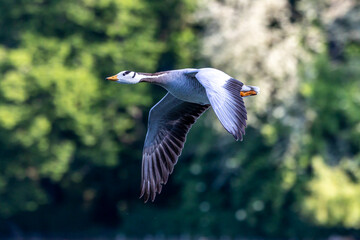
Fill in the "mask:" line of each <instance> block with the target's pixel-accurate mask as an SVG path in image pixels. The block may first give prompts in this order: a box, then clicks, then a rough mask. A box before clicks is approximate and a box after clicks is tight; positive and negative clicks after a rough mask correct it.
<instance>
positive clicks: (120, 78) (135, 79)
mask: <svg viewBox="0 0 360 240" xmlns="http://www.w3.org/2000/svg"><path fill="white" fill-rule="evenodd" d="M142 78H143V77H142V76H140V75H139V74H138V73H136V72H133V71H122V72H119V73H118V74H116V75H114V76H111V77H107V78H106V80H110V81H115V82H118V83H122V84H135V83H139V82H140V80H141V79H142Z"/></svg>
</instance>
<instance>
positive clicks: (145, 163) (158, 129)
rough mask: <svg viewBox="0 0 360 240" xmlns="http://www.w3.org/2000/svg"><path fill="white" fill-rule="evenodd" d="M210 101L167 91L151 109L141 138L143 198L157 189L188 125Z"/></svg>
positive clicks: (183, 141) (146, 199) (171, 165)
mask: <svg viewBox="0 0 360 240" xmlns="http://www.w3.org/2000/svg"><path fill="white" fill-rule="evenodd" d="M209 106H210V105H200V104H196V103H190V102H184V101H181V100H179V99H177V98H175V97H174V96H173V95H171V94H170V93H168V94H166V95H165V97H164V98H163V99H161V100H160V101H159V102H158V103H157V104H156V105H155V106H154V107H153V108H152V109H151V110H150V114H149V120H148V122H149V123H148V131H147V134H146V138H145V144H144V150H143V158H142V172H141V195H140V198H141V197H143V196H144V200H145V202H147V201H148V199H149V198H150V197H151V200H152V201H154V199H155V196H156V193H160V192H161V188H162V184H166V182H167V180H168V177H169V175H170V174H171V173H172V171H173V169H174V165H175V164H176V162H177V160H178V157H179V156H180V154H181V151H182V149H183V147H184V143H185V140H186V135H187V133H188V132H189V130H190V128H191V126H192V124H193V123H195V121H196V120H197V118H198V117H200V115H201V114H202V113H203V112H205V111H206V110H207V109H208V108H209Z"/></svg>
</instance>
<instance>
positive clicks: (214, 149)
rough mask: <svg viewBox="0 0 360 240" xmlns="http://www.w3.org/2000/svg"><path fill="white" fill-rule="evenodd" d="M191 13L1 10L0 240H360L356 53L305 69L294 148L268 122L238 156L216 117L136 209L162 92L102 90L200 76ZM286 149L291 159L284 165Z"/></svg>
mask: <svg viewBox="0 0 360 240" xmlns="http://www.w3.org/2000/svg"><path fill="white" fill-rule="evenodd" d="M195 8H196V5H195V3H194V2H193V1H189V0H174V1H160V0H154V1H145V0H101V1H94V0H82V1H70V0H63V1H56V0H36V1H31V2H29V1H25V0H17V1H11V0H2V1H0V29H1V31H0V43H1V44H0V73H1V79H0V233H1V234H4V235H11V234H13V230H11V229H12V226H14V225H15V226H16V227H17V228H19V229H22V230H23V231H24V232H25V233H33V232H42V233H44V234H51V233H60V235H61V234H64V233H71V232H72V233H74V232H75V233H81V232H82V233H85V234H97V233H101V232H103V231H105V230H106V231H110V232H111V233H114V234H115V233H119V232H120V233H124V234H125V235H131V236H144V235H146V234H166V235H172V236H173V235H182V234H192V235H199V234H204V235H209V236H222V235H230V236H278V237H279V236H280V237H294V236H298V237H317V236H321V237H324V236H328V235H329V234H332V233H334V231H335V230H339V231H340V232H342V233H346V234H359V232H358V230H359V229H360V201H359V197H360V183H359V181H360V174H359V173H360V155H359V152H360V146H359V142H360V125H359V123H360V110H359V109H360V98H359V94H358V90H359V89H360V85H359V83H360V81H359V78H360V68H359V63H360V46H359V45H358V44H349V45H348V46H346V47H345V49H346V51H345V53H344V56H345V59H344V60H342V61H340V62H333V61H331V60H330V57H329V56H328V55H327V54H326V53H325V52H324V53H322V54H320V55H319V56H313V59H312V61H310V62H307V63H303V65H302V70H301V71H299V74H300V76H301V79H302V83H301V86H300V88H299V92H298V93H297V95H296V98H298V99H299V102H300V103H302V104H301V106H296V109H294V112H297V111H300V112H301V113H303V116H302V118H301V119H300V120H301V121H300V122H301V123H300V125H299V127H298V128H296V129H297V130H298V133H297V134H295V135H290V134H289V131H293V130H291V128H289V127H288V126H286V125H285V124H284V123H283V122H282V121H280V120H274V119H273V118H271V117H270V114H269V115H266V114H263V115H259V116H258V118H259V119H260V122H261V127H260V128H259V129H255V128H252V127H249V128H248V129H247V134H246V138H245V141H244V142H241V143H238V142H234V141H233V139H232V137H231V136H229V134H227V133H226V132H225V131H224V129H222V128H219V124H217V123H216V124H215V123H214V122H215V121H216V120H215V116H214V114H213V113H212V112H211V111H209V112H208V113H207V114H206V115H205V116H204V117H202V118H201V119H200V120H199V121H198V123H197V124H196V125H194V127H193V128H192V130H191V132H190V134H189V136H188V141H187V144H186V146H185V150H184V153H183V155H182V156H181V158H180V162H179V164H178V165H177V166H176V169H175V171H174V174H173V175H172V176H171V178H170V181H169V183H168V184H167V185H166V187H165V188H164V189H163V193H162V194H161V195H159V196H158V197H157V199H156V201H155V203H154V204H152V203H148V204H146V205H144V204H143V203H142V201H141V200H138V199H137V197H138V194H139V185H140V166H141V163H140V161H141V151H142V144H143V140H144V136H145V132H146V122H147V112H148V111H149V108H150V107H151V106H152V105H153V104H154V103H155V102H156V101H158V100H159V99H160V98H161V97H162V96H163V95H164V93H165V92H164V91H163V90H161V89H159V88H157V87H153V86H149V85H146V84H138V85H133V86H126V85H117V84H114V83H109V82H106V81H105V80H104V78H105V77H106V76H109V75H112V74H115V73H117V72H119V71H121V70H126V69H129V70H134V71H142V72H155V71H160V70H166V69H174V68H182V67H195V66H200V65H201V64H200V63H201V62H202V61H203V62H206V60H204V59H200V57H198V51H199V50H198V49H199V48H198V45H199V41H198V38H199V36H198V35H197V31H198V30H199V29H201V26H196V25H194V24H190V23H189V18H190V16H191V15H190V14H191V13H192V12H193V11H194V9H195ZM169 9H170V10H171V11H169ZM260 87H261V86H260ZM246 101H251V99H247V100H246ZM274 104H275V103H274ZM249 111H251V109H250V110H249ZM286 114H287V115H289V116H291V115H292V113H291V112H290V113H286ZM294 136H296V139H292V138H293V137H294ZM291 142H295V144H294V146H295V147H296V148H297V149H295V150H294V151H295V152H297V154H295V157H293V156H292V155H287V154H286V153H285V152H284V149H285V147H284V146H288V145H289V144H290V143H291ZM90 229H93V230H90ZM108 229H112V230H108ZM1 234H0V236H1Z"/></svg>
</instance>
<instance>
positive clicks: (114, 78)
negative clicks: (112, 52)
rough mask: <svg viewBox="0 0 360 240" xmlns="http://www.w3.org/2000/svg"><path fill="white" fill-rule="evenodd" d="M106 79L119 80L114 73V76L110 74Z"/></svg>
mask: <svg viewBox="0 0 360 240" xmlns="http://www.w3.org/2000/svg"><path fill="white" fill-rule="evenodd" d="M106 80H109V81H117V80H119V79H118V77H117V75H114V76H111V77H107V78H106Z"/></svg>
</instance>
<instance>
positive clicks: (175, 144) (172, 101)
mask: <svg viewBox="0 0 360 240" xmlns="http://www.w3.org/2000/svg"><path fill="white" fill-rule="evenodd" d="M107 79H108V80H112V81H116V82H119V83H124V84H135V83H139V82H149V83H153V84H157V85H160V86H162V87H163V88H165V89H166V90H168V93H167V94H166V96H165V97H164V98H163V99H161V100H160V101H159V102H158V103H157V104H156V105H155V106H154V107H153V108H152V109H151V110H150V114H149V120H148V131H147V134H146V138H145V143H144V149H143V158H142V171H141V194H140V197H144V200H145V202H147V201H148V200H149V199H151V200H152V201H154V199H155V196H156V194H157V193H158V194H159V193H160V192H161V190H162V185H164V184H166V182H167V180H168V177H169V175H170V174H171V173H172V172H173V169H174V165H175V164H176V163H177V160H178V157H179V156H180V154H181V151H182V149H183V147H184V143H185V141H186V135H187V133H188V132H189V130H190V128H191V126H192V125H193V124H194V123H195V122H196V120H197V119H198V118H199V117H200V116H201V115H202V114H203V113H204V112H205V111H206V110H207V109H208V108H209V107H210V106H212V107H213V109H214V111H215V114H216V116H217V117H218V119H219V120H220V122H221V124H222V125H223V126H224V128H225V129H226V130H227V131H228V132H229V133H230V134H232V135H233V136H234V138H235V139H236V140H242V139H243V136H244V135H245V128H246V121H247V112H246V108H245V105H244V101H243V97H241V96H240V92H242V93H244V92H246V93H247V94H245V95H244V96H248V95H256V94H257V93H258V92H259V88H258V87H252V86H246V85H244V84H243V83H242V82H240V81H238V80H236V79H234V78H232V77H230V76H229V75H227V74H226V73H224V72H222V71H220V70H217V69H213V68H203V69H193V68H188V69H181V70H173V71H166V72H158V73H153V74H151V73H139V72H137V73H136V72H131V71H122V72H120V73H118V74H117V75H115V76H112V77H109V78H107ZM251 91H252V92H251Z"/></svg>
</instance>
